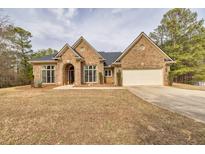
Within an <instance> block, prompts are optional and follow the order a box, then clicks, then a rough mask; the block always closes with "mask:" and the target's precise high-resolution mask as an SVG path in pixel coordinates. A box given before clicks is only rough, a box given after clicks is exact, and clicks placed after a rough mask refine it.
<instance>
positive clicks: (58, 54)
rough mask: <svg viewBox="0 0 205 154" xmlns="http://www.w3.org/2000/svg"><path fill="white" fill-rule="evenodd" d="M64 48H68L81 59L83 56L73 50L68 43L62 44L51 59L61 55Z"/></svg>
mask: <svg viewBox="0 0 205 154" xmlns="http://www.w3.org/2000/svg"><path fill="white" fill-rule="evenodd" d="M66 48H69V49H70V50H71V51H72V52H73V53H74V54H75V56H76V57H78V58H82V59H83V57H82V56H81V55H80V54H79V53H78V52H77V51H75V50H73V48H72V47H71V46H70V45H69V44H68V43H66V44H65V45H64V46H63V48H62V49H61V50H60V51H59V52H58V53H57V54H56V55H55V56H54V57H53V59H57V58H58V57H59V56H61V55H62V54H63V53H64V52H65V51H66Z"/></svg>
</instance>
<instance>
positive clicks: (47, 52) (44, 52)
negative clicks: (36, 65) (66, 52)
mask: <svg viewBox="0 0 205 154" xmlns="http://www.w3.org/2000/svg"><path fill="white" fill-rule="evenodd" d="M56 53H57V50H55V49H51V48H48V49H41V50H38V51H37V52H35V53H33V54H32V58H40V57H43V56H47V55H52V54H56Z"/></svg>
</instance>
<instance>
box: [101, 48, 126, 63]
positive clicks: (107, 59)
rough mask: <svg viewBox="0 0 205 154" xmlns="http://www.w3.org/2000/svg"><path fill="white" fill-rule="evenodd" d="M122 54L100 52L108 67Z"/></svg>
mask: <svg viewBox="0 0 205 154" xmlns="http://www.w3.org/2000/svg"><path fill="white" fill-rule="evenodd" d="M121 53H122V52H103V51H101V52H99V54H100V55H102V57H104V59H105V65H106V66H109V65H111V64H112V63H113V62H114V61H115V60H116V59H117V57H119V56H120V55H121Z"/></svg>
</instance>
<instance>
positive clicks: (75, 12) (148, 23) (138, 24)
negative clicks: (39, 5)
mask: <svg viewBox="0 0 205 154" xmlns="http://www.w3.org/2000/svg"><path fill="white" fill-rule="evenodd" d="M4 10H5V13H6V14H8V15H9V16H10V18H11V19H12V21H13V23H14V24H15V25H16V26H21V27H23V28H25V29H27V30H29V31H30V32H31V33H32V35H33V38H32V44H33V49H34V50H38V49H41V48H49V47H50V48H54V49H57V50H58V49H61V48H62V46H63V45H64V44H65V43H69V44H71V45H72V43H74V42H75V41H76V40H77V39H78V38H79V37H80V36H81V35H83V36H84V37H85V38H86V39H87V40H88V41H89V42H90V43H91V44H92V45H93V46H94V47H95V48H96V49H97V50H104V51H123V50H124V49H125V48H126V47H127V46H128V45H129V44H130V43H131V42H132V41H133V40H134V39H135V38H136V37H137V35H138V34H139V33H140V32H141V31H144V32H146V33H147V34H149V32H151V31H153V29H154V28H156V27H157V25H158V24H159V23H160V20H161V18H162V17H163V14H164V13H165V12H166V11H167V10H168V9H4ZM196 11H197V12H198V13H199V16H200V17H205V15H204V10H200V11H199V10H198V9H197V10H196ZM25 12H26V13H25ZM19 19H20V20H19Z"/></svg>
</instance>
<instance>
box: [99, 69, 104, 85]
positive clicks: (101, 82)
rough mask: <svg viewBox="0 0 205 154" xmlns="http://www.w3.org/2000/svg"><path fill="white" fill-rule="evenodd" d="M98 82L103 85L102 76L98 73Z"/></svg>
mask: <svg viewBox="0 0 205 154" xmlns="http://www.w3.org/2000/svg"><path fill="white" fill-rule="evenodd" d="M99 81H100V84H103V75H102V72H99Z"/></svg>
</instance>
